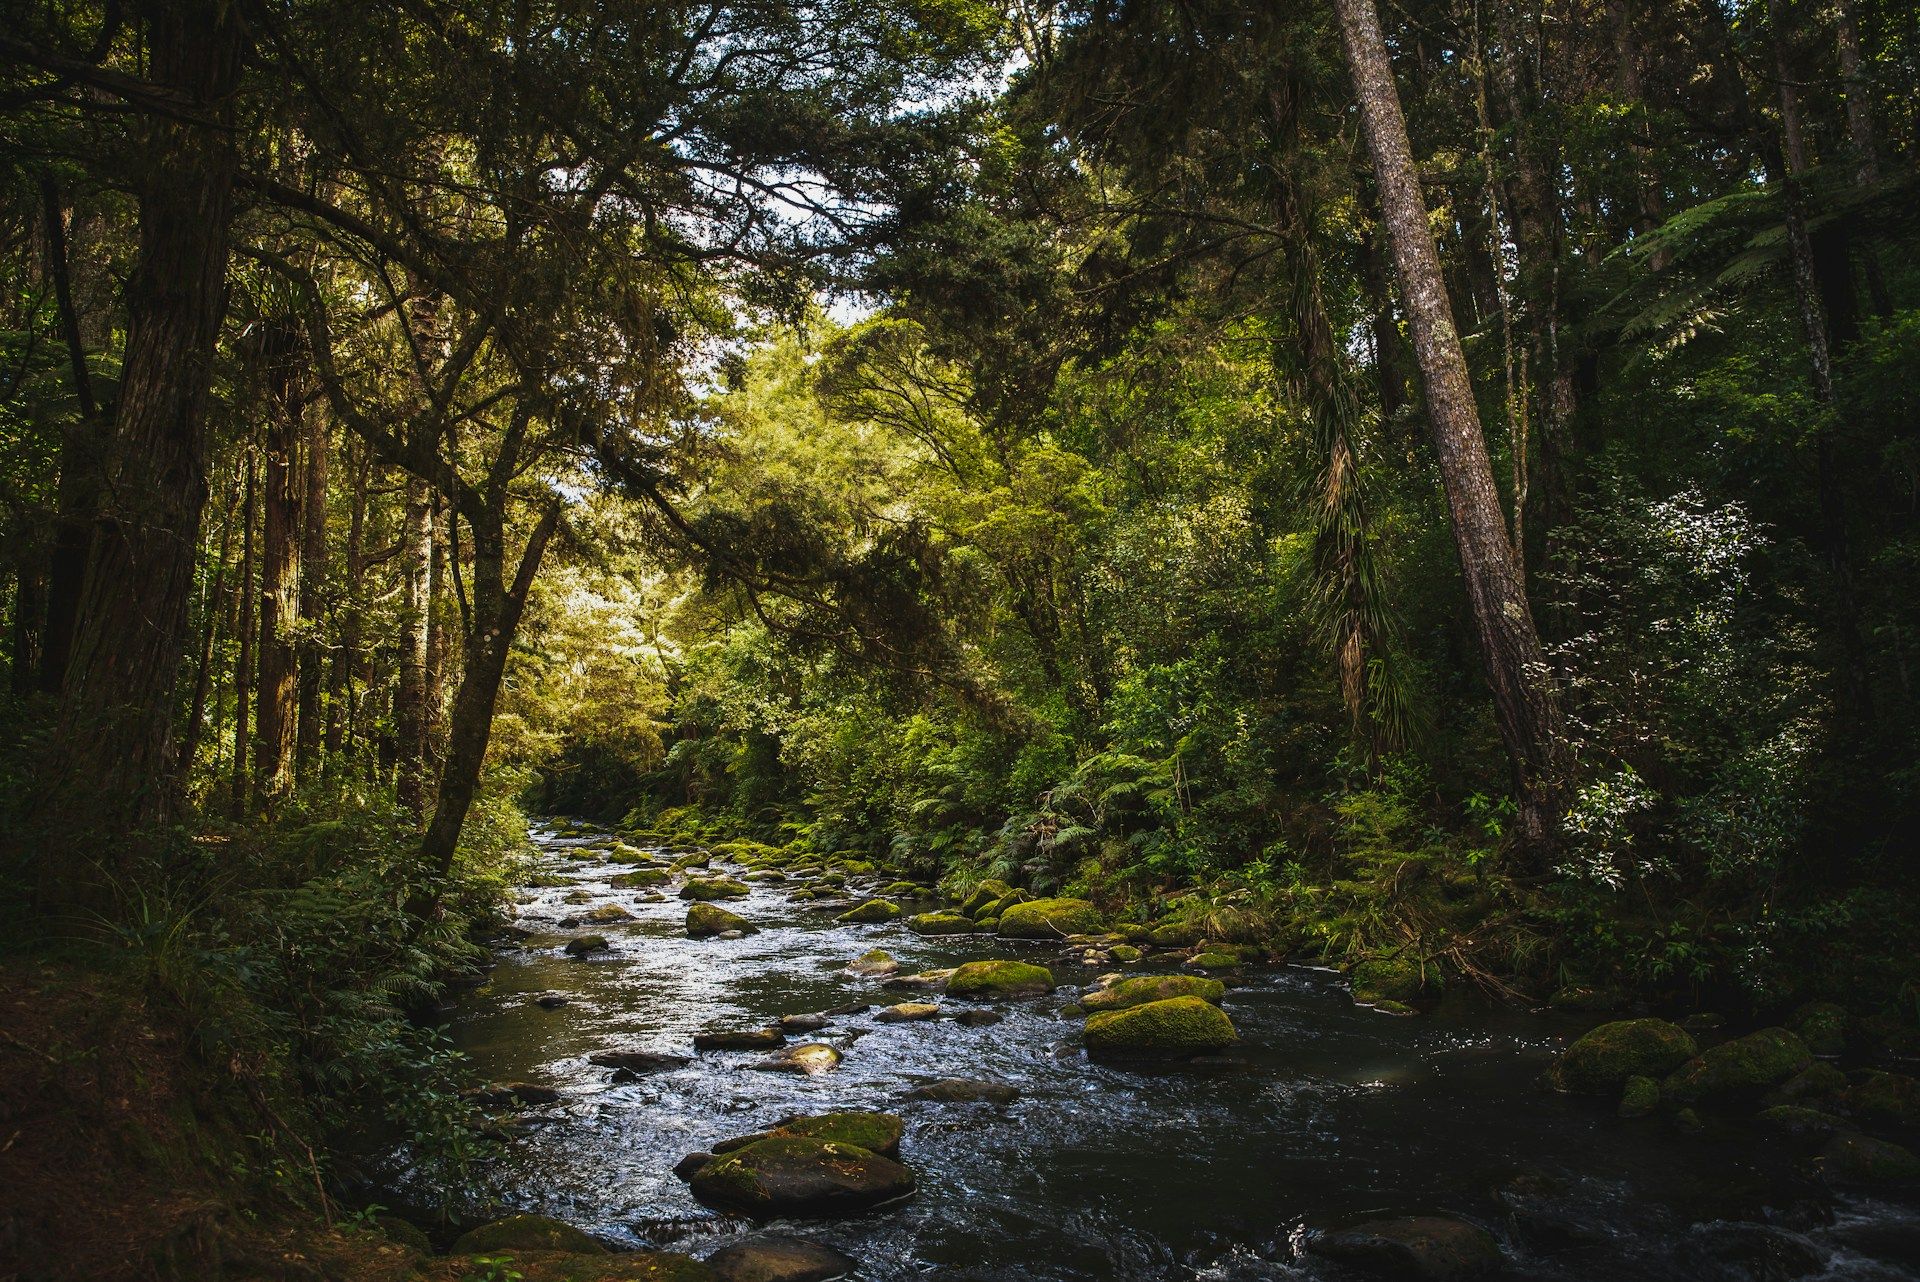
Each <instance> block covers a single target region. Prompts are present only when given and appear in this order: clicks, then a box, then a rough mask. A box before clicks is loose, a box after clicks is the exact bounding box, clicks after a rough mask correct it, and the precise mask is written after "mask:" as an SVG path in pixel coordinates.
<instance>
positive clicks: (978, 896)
mask: <svg viewBox="0 0 1920 1282" xmlns="http://www.w3.org/2000/svg"><path fill="white" fill-rule="evenodd" d="M1012 893H1013V887H1012V886H1009V885H1008V884H1007V883H1006V882H1004V881H999V880H996V879H995V878H992V877H989V878H987V879H986V880H985V881H983V882H981V883H980V884H979V885H978V886H975V887H974V888H973V890H972V892H971V893H970V894H968V895H967V897H966V898H965V899H962V900H961V901H960V913H961V915H962V916H965V917H977V916H979V914H980V910H981V909H983V908H985V907H986V906H987V905H988V904H991V903H993V902H995V901H996V900H999V899H1004V898H1005V897H1006V896H1008V895H1010V894H1012Z"/></svg>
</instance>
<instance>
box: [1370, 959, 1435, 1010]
mask: <svg viewBox="0 0 1920 1282" xmlns="http://www.w3.org/2000/svg"><path fill="white" fill-rule="evenodd" d="M1348 983H1349V985H1350V986H1351V988H1352V989H1353V1000H1354V1001H1356V1002H1359V1003H1360V1004H1361V1005H1363V1006H1371V1005H1373V1004H1375V1003H1376V1002H1399V1003H1401V1004H1403V1005H1406V1004H1410V1003H1412V1002H1414V1001H1417V1000H1418V999H1420V998H1422V997H1437V996H1439V995H1440V993H1441V992H1442V990H1444V989H1445V988H1446V981H1445V979H1444V978H1443V977H1442V975H1441V974H1440V968H1439V967H1438V966H1436V965H1435V964H1434V963H1432V962H1429V961H1422V960H1421V959H1420V958H1418V957H1408V956H1406V955H1404V954H1402V955H1400V956H1398V957H1369V958H1366V959H1365V960H1363V961H1359V962H1355V963H1354V966H1353V972H1352V973H1351V974H1350V975H1349V976H1348Z"/></svg>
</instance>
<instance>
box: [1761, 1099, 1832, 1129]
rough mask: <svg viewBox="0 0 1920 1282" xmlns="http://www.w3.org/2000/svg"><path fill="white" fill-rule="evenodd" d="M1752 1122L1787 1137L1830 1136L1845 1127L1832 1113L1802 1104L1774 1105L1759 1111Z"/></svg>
mask: <svg viewBox="0 0 1920 1282" xmlns="http://www.w3.org/2000/svg"><path fill="white" fill-rule="evenodd" d="M1753 1120H1754V1121H1755V1122H1756V1123H1757V1124H1758V1125H1760V1126H1763V1127H1765V1128H1766V1129H1768V1130H1774V1131H1784V1132H1785V1133H1787V1134H1789V1135H1832V1134H1834V1133H1835V1132H1836V1131H1843V1130H1845V1129H1846V1126H1847V1124H1846V1123H1845V1122H1843V1121H1841V1120H1840V1119H1839V1118H1837V1117H1835V1116H1834V1115H1833V1114H1832V1113H1827V1112H1822V1111H1821V1110H1820V1109H1817V1108H1808V1107H1806V1106H1805V1105H1804V1104H1775V1105H1774V1106H1773V1107H1772V1108H1763V1109H1761V1110H1760V1112H1759V1113H1758V1114H1756V1115H1755V1117H1754V1119H1753Z"/></svg>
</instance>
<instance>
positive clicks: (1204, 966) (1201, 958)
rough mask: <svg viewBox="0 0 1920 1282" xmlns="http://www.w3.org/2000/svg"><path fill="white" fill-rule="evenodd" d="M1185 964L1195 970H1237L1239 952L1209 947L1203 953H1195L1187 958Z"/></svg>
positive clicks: (1238, 967) (1238, 966)
mask: <svg viewBox="0 0 1920 1282" xmlns="http://www.w3.org/2000/svg"><path fill="white" fill-rule="evenodd" d="M1187 965H1189V966H1191V967H1192V968H1193V969H1195V970H1238V969H1240V954H1239V953H1225V952H1220V951H1218V950H1215V949H1211V948H1210V949H1208V950H1207V951H1206V952H1204V953H1195V954H1194V955H1193V956H1191V957H1189V958H1187Z"/></svg>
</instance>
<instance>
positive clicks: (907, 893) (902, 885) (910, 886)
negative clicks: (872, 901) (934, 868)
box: [880, 881, 927, 899]
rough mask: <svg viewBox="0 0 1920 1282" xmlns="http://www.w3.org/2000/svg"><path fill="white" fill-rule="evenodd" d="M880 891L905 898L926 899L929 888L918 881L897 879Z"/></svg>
mask: <svg viewBox="0 0 1920 1282" xmlns="http://www.w3.org/2000/svg"><path fill="white" fill-rule="evenodd" d="M880 893H881V894H883V895H898V896H900V897H901V898H903V899H924V898H926V895H927V888H926V887H925V886H922V885H921V884H920V883H919V882H917V881H896V882H893V883H891V884H889V885H886V886H883V887H882V888H881V890H880Z"/></svg>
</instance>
